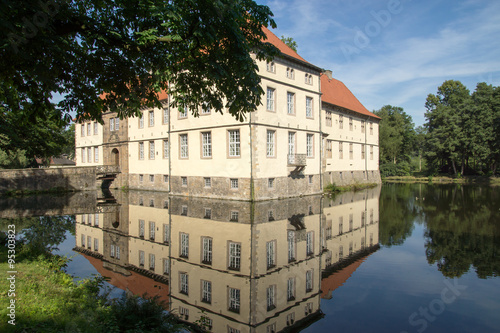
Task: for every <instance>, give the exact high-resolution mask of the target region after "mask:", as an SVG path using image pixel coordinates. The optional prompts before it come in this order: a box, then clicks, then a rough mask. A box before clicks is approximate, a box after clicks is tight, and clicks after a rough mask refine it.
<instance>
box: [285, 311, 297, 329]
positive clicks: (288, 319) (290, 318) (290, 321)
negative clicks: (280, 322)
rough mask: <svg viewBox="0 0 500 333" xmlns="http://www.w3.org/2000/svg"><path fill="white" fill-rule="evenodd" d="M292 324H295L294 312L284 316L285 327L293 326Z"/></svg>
mask: <svg viewBox="0 0 500 333" xmlns="http://www.w3.org/2000/svg"><path fill="white" fill-rule="evenodd" d="M294 322H295V312H292V313H289V314H288V315H287V316H286V325H287V326H290V325H293V323H294Z"/></svg>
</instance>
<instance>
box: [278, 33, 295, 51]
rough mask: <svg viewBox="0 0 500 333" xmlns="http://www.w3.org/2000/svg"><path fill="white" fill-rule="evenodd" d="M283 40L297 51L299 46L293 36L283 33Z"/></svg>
mask: <svg viewBox="0 0 500 333" xmlns="http://www.w3.org/2000/svg"><path fill="white" fill-rule="evenodd" d="M281 41H282V42H283V43H285V44H286V45H287V46H288V47H289V48H291V49H292V50H294V51H295V52H297V48H298V47H299V46H298V45H297V42H296V41H294V40H293V38H292V37H285V36H283V35H281Z"/></svg>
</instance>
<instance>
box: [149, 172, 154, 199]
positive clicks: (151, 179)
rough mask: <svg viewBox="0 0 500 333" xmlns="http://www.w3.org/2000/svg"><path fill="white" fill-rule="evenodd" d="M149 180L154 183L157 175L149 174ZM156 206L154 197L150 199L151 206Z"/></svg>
mask: <svg viewBox="0 0 500 333" xmlns="http://www.w3.org/2000/svg"><path fill="white" fill-rule="evenodd" d="M149 181H150V182H151V183H154V182H155V175H149ZM154 206H155V204H154V200H153V199H151V200H149V207H154Z"/></svg>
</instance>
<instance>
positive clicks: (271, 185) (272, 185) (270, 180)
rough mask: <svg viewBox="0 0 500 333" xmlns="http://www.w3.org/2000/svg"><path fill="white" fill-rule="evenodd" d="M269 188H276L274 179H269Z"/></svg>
mask: <svg viewBox="0 0 500 333" xmlns="http://www.w3.org/2000/svg"><path fill="white" fill-rule="evenodd" d="M267 187H268V188H274V178H269V179H268V180H267Z"/></svg>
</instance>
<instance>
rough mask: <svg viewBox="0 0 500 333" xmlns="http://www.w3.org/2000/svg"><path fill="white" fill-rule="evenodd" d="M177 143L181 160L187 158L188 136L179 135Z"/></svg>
mask: <svg viewBox="0 0 500 333" xmlns="http://www.w3.org/2000/svg"><path fill="white" fill-rule="evenodd" d="M179 142H180V153H181V158H188V157H189V155H188V135H187V134H180V135H179Z"/></svg>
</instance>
